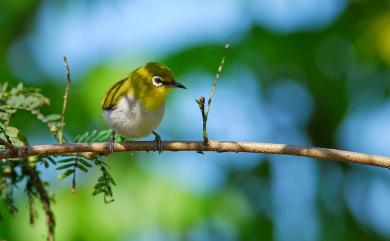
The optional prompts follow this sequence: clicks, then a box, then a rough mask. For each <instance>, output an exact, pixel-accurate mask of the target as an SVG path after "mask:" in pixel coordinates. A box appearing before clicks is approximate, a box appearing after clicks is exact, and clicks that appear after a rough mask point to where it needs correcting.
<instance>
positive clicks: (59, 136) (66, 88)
mask: <svg viewBox="0 0 390 241" xmlns="http://www.w3.org/2000/svg"><path fill="white" fill-rule="evenodd" d="M64 63H65V72H66V87H65V94H64V104H63V105H62V113H61V126H60V131H59V132H58V143H60V144H62V143H63V141H64V125H65V111H66V106H67V104H68V96H69V90H70V84H71V82H72V80H71V78H70V68H69V64H68V59H67V58H66V56H64Z"/></svg>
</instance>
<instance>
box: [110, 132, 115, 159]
mask: <svg viewBox="0 0 390 241" xmlns="http://www.w3.org/2000/svg"><path fill="white" fill-rule="evenodd" d="M114 145H115V131H112V133H111V135H110V137H109V138H108V151H109V154H111V153H113V152H114Z"/></svg>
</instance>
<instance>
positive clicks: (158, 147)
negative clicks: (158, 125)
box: [152, 131, 162, 154]
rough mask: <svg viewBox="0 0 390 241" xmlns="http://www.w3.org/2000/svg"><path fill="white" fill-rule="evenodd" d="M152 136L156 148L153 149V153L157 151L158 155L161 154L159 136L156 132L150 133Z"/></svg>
mask: <svg viewBox="0 0 390 241" xmlns="http://www.w3.org/2000/svg"><path fill="white" fill-rule="evenodd" d="M152 133H153V135H154V142H155V143H156V147H155V148H154V151H158V154H161V152H162V141H161V136H160V135H159V134H157V132H155V131H153V132H152Z"/></svg>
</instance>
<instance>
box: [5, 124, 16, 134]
mask: <svg viewBox="0 0 390 241" xmlns="http://www.w3.org/2000/svg"><path fill="white" fill-rule="evenodd" d="M5 132H6V133H7V135H8V136H9V137H18V134H19V130H18V129H17V128H15V127H12V126H8V127H6V129H5Z"/></svg>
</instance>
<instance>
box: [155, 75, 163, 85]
mask: <svg viewBox="0 0 390 241" xmlns="http://www.w3.org/2000/svg"><path fill="white" fill-rule="evenodd" d="M163 82H164V81H163V79H162V78H161V77H160V76H153V78H152V83H153V85H154V86H156V87H160V86H161V85H162V84H163Z"/></svg>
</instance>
